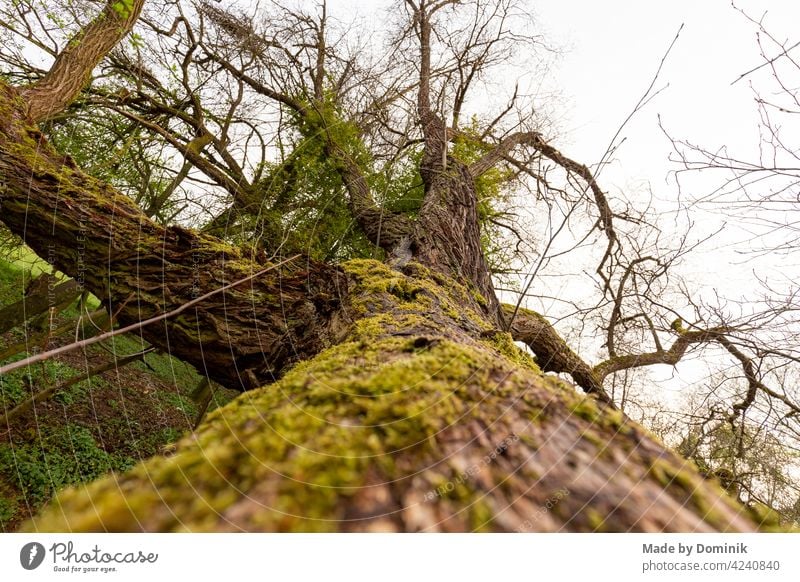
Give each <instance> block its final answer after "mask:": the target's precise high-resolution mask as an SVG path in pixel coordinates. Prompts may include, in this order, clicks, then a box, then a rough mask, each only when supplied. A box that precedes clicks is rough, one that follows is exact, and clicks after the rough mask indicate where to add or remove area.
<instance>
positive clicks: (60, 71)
mask: <svg viewBox="0 0 800 582" xmlns="http://www.w3.org/2000/svg"><path fill="white" fill-rule="evenodd" d="M143 6H144V0H109V2H107V3H106V6H105V7H104V8H103V10H102V12H100V14H99V15H98V16H97V17H96V18H95V19H94V20H93V21H92V22H91V23H90V24H89V25H88V26H86V27H85V28H84V29H82V30H81V32H80V33H79V34H78V35H77V36H75V37H74V38H72V39H70V41H69V44H68V45H67V46H66V47H65V48H64V49H63V50H62V51H61V53H59V55H58V57H56V60H55V62H54V63H53V66H52V67H51V68H50V70H49V71H48V72H47V74H46V75H45V76H44V77H42V78H41V79H40V80H39V81H37V82H36V83H34V84H32V85H30V86H29V87H26V88H25V89H24V91H23V96H24V98H25V102H26V104H27V105H28V114H29V115H30V116H31V118H32V119H33V120H35V121H37V122H38V121H44V120H46V119H47V118H48V117H50V116H52V115H55V114H57V113H59V112H61V111H62V110H63V109H64V108H65V107H66V106H67V105H69V103H71V102H72V100H73V99H75V97H77V96H78V94H79V93H80V92H81V90H82V89H83V88H84V87H85V86H86V83H87V82H88V80H89V76H90V75H91V72H92V69H94V68H95V67H96V66H97V65H98V64H99V63H100V61H101V60H102V59H103V57H105V56H106V55H107V54H108V52H109V51H110V50H111V49H112V48H114V46H115V45H116V44H117V43H118V42H119V40H120V39H121V38H122V37H123V36H125V35H126V34H127V33H128V32H129V31H130V29H131V28H133V25H134V24H135V23H136V20H137V19H138V18H139V13H140V12H141V11H142V7H143Z"/></svg>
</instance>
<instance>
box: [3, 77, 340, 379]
mask: <svg viewBox="0 0 800 582" xmlns="http://www.w3.org/2000/svg"><path fill="white" fill-rule="evenodd" d="M25 110H26V107H25V103H24V102H23V101H22V99H21V98H20V97H19V96H18V95H17V94H16V92H15V90H14V89H13V88H11V87H8V86H3V85H1V84H0V176H2V181H0V220H2V221H3V222H4V223H5V224H6V226H8V227H9V229H10V230H11V231H13V232H14V233H16V234H18V235H19V236H22V237H23V238H24V239H25V242H26V243H27V244H29V245H30V246H31V247H32V248H33V249H34V250H35V251H36V252H37V253H38V254H39V255H40V256H42V257H44V258H46V259H47V260H48V261H50V262H51V263H52V264H54V265H55V266H56V267H57V268H58V269H59V270H61V271H62V272H64V273H67V274H69V275H71V276H73V277H74V278H75V279H77V280H78V281H79V282H80V283H82V284H84V285H85V287H86V289H88V290H89V291H91V292H92V293H94V294H95V295H97V296H98V297H100V299H101V300H102V301H103V302H104V304H105V305H106V306H107V307H108V309H109V311H110V312H113V313H118V316H117V319H118V321H119V322H120V323H121V324H122V325H126V324H131V323H136V322H139V321H141V320H143V319H147V318H150V317H153V316H156V315H158V314H161V313H166V312H169V311H173V310H175V309H176V308H178V307H179V306H180V305H182V304H184V303H186V302H188V301H190V300H192V299H193V298H196V297H200V296H201V295H203V294H205V293H207V292H209V291H212V290H214V289H218V288H219V287H222V286H223V285H225V284H226V283H229V282H231V281H236V280H238V279H242V278H244V277H247V276H248V275H250V274H252V273H255V272H257V271H260V270H261V269H263V267H264V266H265V265H262V264H258V263H255V262H253V261H250V260H247V259H246V258H244V257H243V256H242V254H241V252H240V251H239V250H238V249H236V248H235V247H232V246H229V245H227V244H225V243H224V242H223V241H220V240H218V239H215V238H213V237H210V236H207V235H202V234H199V233H196V232H193V231H189V230H186V229H183V228H180V227H177V226H175V227H169V228H163V227H161V226H159V225H157V224H155V223H154V222H152V221H151V220H149V219H148V218H147V217H146V216H145V215H144V214H143V213H142V211H141V210H140V209H139V208H138V207H137V206H136V205H135V204H134V203H133V202H132V201H131V200H130V199H128V198H126V197H125V196H123V195H122V194H120V193H119V192H117V191H116V190H114V189H113V188H112V187H111V186H109V185H107V184H104V183H102V182H100V181H98V180H96V179H93V178H91V177H90V176H87V175H86V174H84V173H83V172H81V170H80V169H79V168H78V167H77V166H76V165H75V163H74V162H73V161H72V160H71V159H70V158H67V157H64V156H62V155H60V154H59V153H58V152H56V151H54V150H53V148H52V147H51V146H50V145H49V143H48V142H47V140H46V139H45V138H44V136H42V135H41V133H40V132H39V131H38V130H37V129H36V128H35V127H34V126H32V125H31V124H30V121H29V120H28V119H26V117H25ZM244 287H245V288H243V289H231V290H228V291H225V292H224V293H218V294H217V295H215V296H213V297H210V298H209V299H207V300H206V301H203V302H202V303H201V304H199V305H197V306H195V307H194V309H193V310H192V311H193V313H191V314H181V315H180V316H179V317H176V318H174V319H170V320H168V321H166V322H164V323H163V324H159V325H156V326H150V327H149V328H146V329H144V330H142V335H143V337H144V338H145V339H146V340H147V341H149V342H150V343H152V344H153V345H156V346H158V347H161V348H163V349H165V350H169V351H170V353H172V354H174V355H175V356H176V357H178V358H181V359H183V360H185V361H187V362H189V363H192V364H194V365H195V366H196V367H198V368H199V369H200V370H201V371H203V372H204V373H205V374H207V375H208V376H209V377H211V378H212V379H213V380H216V381H217V382H219V383H220V384H223V385H225V386H228V387H232V388H235V389H249V388H252V387H254V386H259V385H263V384H266V383H268V382H271V381H272V380H273V379H274V377H275V375H276V374H278V373H280V371H281V370H282V369H283V368H284V367H285V366H286V365H287V364H289V363H291V362H294V361H297V360H299V359H304V358H307V357H310V356H312V355H314V354H316V353H317V352H318V351H319V350H320V349H322V347H323V346H324V345H325V344H326V342H327V341H328V338H327V333H328V331H327V326H326V322H327V321H328V318H329V316H330V315H331V313H332V310H333V309H334V308H335V307H336V306H337V305H338V301H339V294H340V291H343V289H344V280H343V277H342V276H341V274H340V273H339V272H338V271H337V270H336V269H333V268H330V267H327V266H325V265H320V264H316V263H312V262H305V264H304V265H303V266H298V267H289V268H286V269H281V270H280V271H279V272H277V273H275V274H271V275H270V276H268V277H262V278H256V279H254V280H253V281H252V282H251V283H250V284H248V285H246V286H244Z"/></svg>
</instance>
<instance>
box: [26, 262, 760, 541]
mask: <svg viewBox="0 0 800 582" xmlns="http://www.w3.org/2000/svg"><path fill="white" fill-rule="evenodd" d="M343 268H344V270H345V271H346V272H347V274H348V277H349V288H350V290H351V293H350V295H349V299H348V301H347V302H346V303H345V304H344V305H343V309H342V312H341V318H340V321H341V324H342V327H343V329H346V330H347V331H346V333H345V334H344V336H343V338H342V341H341V342H340V343H339V344H337V345H335V346H333V347H331V348H329V349H328V350H325V351H324V352H322V353H321V354H319V355H318V356H317V357H315V358H314V359H312V360H310V361H308V362H305V363H303V364H301V365H299V366H297V367H296V368H294V369H293V370H292V371H290V372H289V373H287V374H286V376H284V377H283V378H282V379H281V380H280V381H279V382H278V383H277V384H275V385H273V386H268V387H265V388H262V389H258V390H255V391H252V392H249V393H248V394H246V395H242V396H241V397H240V398H239V399H237V400H236V401H234V402H233V403H231V404H229V405H228V406H226V407H224V408H222V409H220V410H217V411H215V412H213V413H212V414H211V415H209V417H208V418H207V419H206V420H205V421H204V422H203V423H202V424H201V426H200V427H199V429H198V430H197V431H196V433H195V434H193V435H192V436H190V437H187V438H185V439H183V440H182V441H181V442H180V443H179V444H178V446H177V451H176V453H175V454H174V455H173V456H170V457H168V458H167V457H156V458H153V459H151V460H149V461H147V462H145V463H144V464H141V465H139V466H138V467H136V468H135V469H133V470H132V471H130V472H128V473H125V474H124V475H116V476H111V477H108V478H106V479H103V480H101V481H98V482H95V483H93V484H91V485H89V486H87V487H80V488H75V489H70V490H67V491H65V492H63V493H61V494H60V495H59V496H58V498H57V499H56V500H55V501H54V502H53V503H52V504H51V505H50V506H49V507H48V508H47V509H46V510H45V511H44V513H43V514H42V515H41V516H40V517H37V518H36V519H35V520H34V521H32V522H29V523H28V524H27V525H26V526H25V527H26V529H27V530H29V531H33V530H37V531H65V530H66V531H138V530H148V531H186V530H189V531H421V530H424V531H471V530H480V531H631V530H633V531H692V532H694V531H698V532H708V531H716V530H721V531H749V530H753V529H756V528H757V527H758V525H759V522H758V521H757V520H754V517H753V515H752V514H751V513H750V512H749V511H748V510H746V509H745V508H744V507H743V506H741V505H739V504H737V503H736V502H734V501H733V499H732V498H730V497H729V496H728V495H727V494H725V493H724V492H723V491H722V489H721V488H720V487H719V486H718V485H717V484H716V482H715V481H709V480H706V479H703V478H702V477H701V476H700V475H699V474H698V473H697V471H696V470H695V469H694V468H693V466H692V465H690V464H688V462H687V461H685V460H683V459H681V458H679V457H678V456H677V455H675V454H673V453H670V452H668V451H666V450H665V449H664V447H663V446H662V445H661V444H659V443H657V442H656V441H654V440H653V439H652V438H651V437H650V436H649V435H648V434H647V433H646V432H645V431H644V430H643V429H641V428H640V427H639V426H637V425H635V424H633V423H631V422H630V421H628V420H626V419H625V417H624V416H623V415H622V414H621V413H619V412H618V411H613V410H611V409H609V408H607V407H601V406H598V405H597V404H596V403H595V401H594V399H593V398H591V397H588V398H587V397H585V396H582V395H580V394H578V393H577V392H576V391H575V389H574V388H573V387H572V386H569V385H567V384H565V383H563V382H561V381H559V380H557V379H555V378H553V377H545V376H542V375H541V373H540V371H539V370H538V369H537V368H536V366H535V365H534V364H533V363H532V361H531V360H529V359H527V357H526V356H525V354H523V353H522V352H521V351H520V350H519V349H518V348H516V346H514V344H513V342H512V341H511V336H510V335H509V334H507V333H502V332H497V333H488V332H491V331H492V330H493V326H492V324H491V323H489V322H488V321H487V320H486V318H485V317H484V316H483V315H481V314H480V313H479V312H478V311H477V310H474V309H470V308H468V307H465V306H466V305H469V303H470V292H469V291H468V290H467V289H466V288H465V287H463V286H461V285H460V284H458V283H457V282H455V281H453V280H451V279H448V278H445V277H442V276H441V275H439V274H437V273H435V272H432V271H429V270H427V269H426V268H424V267H422V266H420V265H418V264H417V263H414V262H410V263H408V264H407V265H406V266H405V267H404V268H403V271H402V272H400V271H397V270H392V269H391V268H389V267H388V266H386V265H383V264H380V263H377V262H375V261H353V262H350V263H347V264H345V265H344V266H343Z"/></svg>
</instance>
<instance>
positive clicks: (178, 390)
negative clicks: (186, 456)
mask: <svg viewBox="0 0 800 582" xmlns="http://www.w3.org/2000/svg"><path fill="white" fill-rule="evenodd" d="M41 271H42V265H41V264H40V263H37V262H35V261H34V262H30V263H25V262H21V261H14V262H11V261H9V260H4V259H0V307H3V306H5V305H9V304H12V303H14V302H16V301H19V300H20V299H21V298H22V297H23V294H24V291H25V288H26V285H27V283H28V281H30V280H31V277H35V276H37V275H38V274H40V273H41ZM95 301H96V300H95ZM78 315H79V307H78V305H77V302H76V304H74V305H71V306H70V307H69V308H67V309H66V310H64V311H63V312H61V313H60V314H59V315H58V316H57V318H56V320H55V321H54V322H53V323H54V324H55V325H60V324H61V323H65V322H67V321H69V320H71V319H75V318H76V317H77V316H78ZM28 325H29V326H30V322H29V324H28ZM31 336H32V330H31V329H29V328H26V327H25V326H19V327H17V328H15V329H12V330H10V331H8V332H6V333H4V334H0V352H2V351H3V350H4V349H5V348H6V347H7V346H12V345H15V344H18V343H20V342H23V341H25V340H26V338H30V337H31ZM73 340H74V337H73V336H72V335H71V334H66V335H64V336H62V337H59V338H53V339H51V340H50V341H49V342H48V343H47V344H46V346H41V345H39V346H30V347H29V349H30V350H31V353H33V352H35V351H38V350H41V349H43V348H46V349H52V348H54V347H57V346H60V345H64V344H67V343H69V342H71V341H73ZM144 347H147V344H146V343H143V342H142V340H141V339H140V338H138V337H135V336H130V335H122V336H116V337H114V338H111V339H110V340H108V341H106V342H102V343H99V344H95V345H92V346H90V347H88V348H87V349H86V350H84V351H81V350H77V351H74V352H71V353H68V354H64V355H62V356H59V357H56V358H52V359H49V360H46V361H44V362H40V363H36V364H33V365H31V366H29V367H28V368H26V369H20V370H17V371H14V372H11V373H9V374H7V375H4V376H3V377H2V378H0V414H3V413H5V412H7V411H9V410H11V409H12V408H13V407H14V406H16V405H18V404H20V403H21V402H24V401H25V400H27V399H28V398H30V396H31V393H32V392H38V391H40V390H43V389H46V388H48V387H50V386H53V385H55V384H58V383H60V382H63V381H64V380H66V379H69V378H72V377H73V376H76V375H78V374H86V372H87V371H88V370H89V369H91V368H93V367H96V366H98V365H101V364H104V363H106V362H109V361H113V358H115V357H116V358H117V359H121V358H124V357H125V356H127V355H130V354H135V353H138V352H140V351H142V349H143V348H144ZM26 355H28V354H26V353H20V354H17V355H16V356H13V357H10V358H8V359H6V360H3V361H0V364H7V363H10V362H13V361H15V360H19V359H22V358H23V357H25V356H26ZM200 381H201V377H200V376H199V375H198V374H197V372H196V371H195V370H194V368H192V367H191V366H188V365H187V364H184V363H182V362H180V361H178V360H176V359H175V358H172V357H170V356H169V355H167V354H163V353H161V354H160V353H158V352H151V353H149V354H147V355H146V356H144V358H143V359H142V360H140V361H136V362H133V363H130V364H128V365H127V366H124V367H120V368H118V369H112V370H110V371H108V372H104V373H101V374H98V375H96V376H93V377H91V378H88V379H85V380H83V381H81V382H78V383H76V384H73V385H71V386H69V387H68V388H66V389H64V390H61V391H57V392H56V393H55V394H54V395H53V396H52V397H51V398H48V399H46V400H44V401H42V402H40V403H38V404H36V405H35V406H34V407H32V408H31V409H30V410H28V411H27V412H24V413H23V414H21V415H19V416H17V417H16V418H13V419H12V420H11V421H10V422H8V423H3V425H2V426H0V531H3V532H9V531H14V530H15V529H16V527H17V526H18V525H19V524H20V523H21V522H22V521H24V520H26V519H28V518H29V517H30V516H31V514H32V513H35V512H36V511H37V510H38V509H39V508H40V507H41V506H42V505H43V504H44V503H46V502H47V501H48V500H49V499H50V498H51V497H52V496H53V494H54V493H55V492H57V491H58V490H59V489H61V488H63V487H67V486H69V485H76V484H80V483H84V482H88V481H92V480H94V479H96V478H98V477H100V476H102V475H104V474H106V473H108V472H109V471H125V470H127V469H129V468H131V467H132V466H133V465H134V464H135V463H137V462H138V461H139V460H140V459H143V458H147V457H151V456H153V455H157V454H165V453H166V452H167V451H168V449H169V445H170V444H171V443H173V442H175V441H176V440H177V439H178V438H180V437H181V436H183V435H184V434H185V433H187V432H189V431H191V430H192V427H193V425H194V423H195V420H196V418H197V414H198V405H197V403H196V402H195V401H194V400H193V399H192V398H191V395H192V393H193V392H194V390H195V388H196V387H197V386H198V384H199V383H200ZM234 395H235V393H233V392H231V391H228V390H223V389H221V388H219V387H217V389H216V390H215V392H214V400H213V401H212V403H211V406H210V407H209V410H210V409H212V408H215V407H216V406H219V405H221V404H223V403H224V402H227V401H229V400H230V399H231V398H232V397H233V396H234Z"/></svg>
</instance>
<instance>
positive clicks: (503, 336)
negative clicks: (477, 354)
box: [483, 331, 541, 373]
mask: <svg viewBox="0 0 800 582" xmlns="http://www.w3.org/2000/svg"><path fill="white" fill-rule="evenodd" d="M483 341H484V342H485V343H487V344H488V345H490V346H491V347H492V348H494V349H496V350H497V351H498V352H500V353H501V354H503V355H504V356H505V357H507V358H508V359H509V360H511V361H512V362H514V363H515V364H517V365H518V366H523V367H525V368H528V369H529V370H532V371H534V372H537V373H541V369H540V368H539V366H538V365H537V364H536V361H535V360H534V359H533V357H532V356H531V355H530V354H528V353H527V352H526V351H524V350H522V349H520V348H519V346H517V345H516V344H515V343H514V338H513V337H511V334H510V333H508V332H501V331H496V332H494V333H491V334H486V335H485V336H484V340H483Z"/></svg>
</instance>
